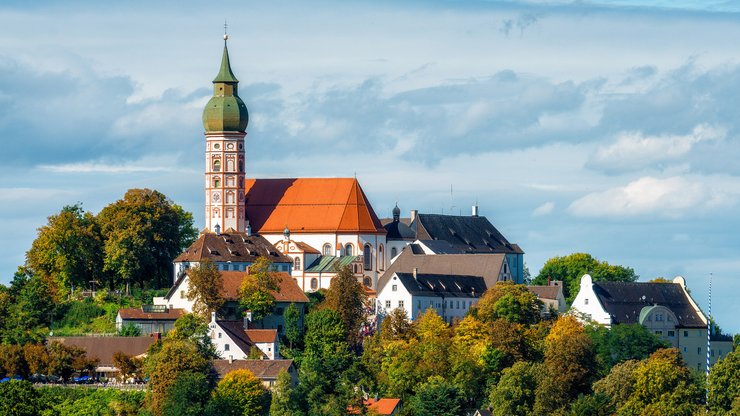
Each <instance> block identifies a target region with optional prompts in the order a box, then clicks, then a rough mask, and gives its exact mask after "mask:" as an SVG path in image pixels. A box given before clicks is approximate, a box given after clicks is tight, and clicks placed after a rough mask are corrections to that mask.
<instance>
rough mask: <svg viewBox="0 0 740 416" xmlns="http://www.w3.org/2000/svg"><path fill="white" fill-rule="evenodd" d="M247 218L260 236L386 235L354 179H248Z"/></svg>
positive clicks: (246, 185) (246, 184)
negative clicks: (261, 234)
mask: <svg viewBox="0 0 740 416" xmlns="http://www.w3.org/2000/svg"><path fill="white" fill-rule="evenodd" d="M244 186H245V191H246V196H245V198H246V207H247V218H249V222H250V224H251V226H252V229H253V230H255V231H256V232H258V233H263V234H264V233H282V232H283V230H284V229H285V227H288V229H289V230H290V231H291V233H316V232H322V233H323V232H332V233H333V232H362V233H372V234H378V233H385V229H383V226H382V225H381V223H380V220H378V217H377V215H375V211H373V208H372V206H370V203H369V202H368V200H367V197H366V196H365V193H364V192H363V191H362V188H361V187H360V183H359V182H358V181H357V179H354V178H285V179H247V180H246V181H245V185H244Z"/></svg>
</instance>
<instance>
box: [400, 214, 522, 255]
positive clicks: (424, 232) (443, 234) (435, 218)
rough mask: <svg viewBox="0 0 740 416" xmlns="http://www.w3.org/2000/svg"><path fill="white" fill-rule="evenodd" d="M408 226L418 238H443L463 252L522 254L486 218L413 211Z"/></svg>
mask: <svg viewBox="0 0 740 416" xmlns="http://www.w3.org/2000/svg"><path fill="white" fill-rule="evenodd" d="M410 228H411V229H413V230H416V238H417V239H418V240H445V241H447V242H449V243H450V244H453V245H456V246H460V247H461V248H462V249H463V250H464V251H465V252H466V253H516V254H523V253H524V252H523V251H522V249H521V248H519V246H517V245H516V244H511V243H509V241H508V240H506V238H505V237H504V236H503V235H502V234H501V233H500V232H499V231H498V230H497V229H496V227H494V226H493V224H491V222H490V221H488V219H487V218H486V217H481V216H463V215H440V214H417V215H416V218H415V219H414V222H413V223H411V225H410Z"/></svg>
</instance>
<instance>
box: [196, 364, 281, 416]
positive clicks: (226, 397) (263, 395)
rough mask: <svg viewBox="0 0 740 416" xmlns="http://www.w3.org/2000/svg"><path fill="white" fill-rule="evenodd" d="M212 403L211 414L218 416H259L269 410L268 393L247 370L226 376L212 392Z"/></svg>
mask: <svg viewBox="0 0 740 416" xmlns="http://www.w3.org/2000/svg"><path fill="white" fill-rule="evenodd" d="M212 402H213V403H212V404H211V405H210V406H209V407H211V408H212V409H213V410H211V413H212V414H219V415H235V416H236V415H240V416H241V415H243V416H260V415H267V414H268V412H269V409H270V395H269V393H268V392H267V390H265V387H264V386H263V385H262V382H261V381H260V380H259V379H258V378H257V377H255V376H254V374H252V372H251V371H249V370H234V371H231V372H229V373H228V374H226V376H224V378H223V380H221V381H220V382H219V383H218V386H216V390H214V391H213V399H212ZM216 409H217V410H216ZM214 411H216V412H214Z"/></svg>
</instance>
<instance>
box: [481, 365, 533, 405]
mask: <svg viewBox="0 0 740 416" xmlns="http://www.w3.org/2000/svg"><path fill="white" fill-rule="evenodd" d="M540 371H541V364H535V363H529V362H525V361H518V362H516V363H515V364H514V365H513V366H511V367H509V368H507V369H504V371H503V372H502V374H501V380H499V382H498V384H496V387H495V388H494V389H493V390H492V391H491V395H490V397H489V403H490V405H491V413H492V414H494V415H496V416H526V415H529V414H531V412H532V407H533V406H534V401H535V390H536V389H537V375H538V374H539V372H540Z"/></svg>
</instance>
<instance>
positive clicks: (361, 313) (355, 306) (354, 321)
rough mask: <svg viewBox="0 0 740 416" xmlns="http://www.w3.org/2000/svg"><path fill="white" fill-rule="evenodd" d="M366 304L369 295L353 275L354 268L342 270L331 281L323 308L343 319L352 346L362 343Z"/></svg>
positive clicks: (348, 267)
mask: <svg viewBox="0 0 740 416" xmlns="http://www.w3.org/2000/svg"><path fill="white" fill-rule="evenodd" d="M366 303H367V294H366V293H365V289H364V288H363V287H362V284H361V283H360V282H358V281H357V278H355V276H354V274H353V273H352V268H351V267H350V266H344V267H342V268H340V269H339V270H338V271H337V274H336V276H334V278H332V279H331V285H330V286H329V290H328V291H327V292H326V297H325V298H324V302H323V304H322V306H323V307H325V308H330V309H333V310H335V311H336V312H337V313H338V314H339V316H340V317H341V318H342V322H343V323H344V330H345V332H346V333H347V341H348V342H349V344H350V345H359V344H360V343H361V342H362V337H361V335H360V328H361V326H362V324H363V323H365V305H366Z"/></svg>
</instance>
